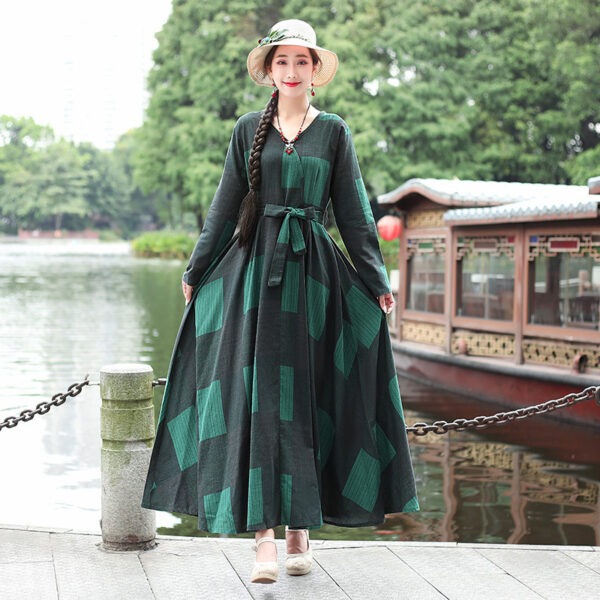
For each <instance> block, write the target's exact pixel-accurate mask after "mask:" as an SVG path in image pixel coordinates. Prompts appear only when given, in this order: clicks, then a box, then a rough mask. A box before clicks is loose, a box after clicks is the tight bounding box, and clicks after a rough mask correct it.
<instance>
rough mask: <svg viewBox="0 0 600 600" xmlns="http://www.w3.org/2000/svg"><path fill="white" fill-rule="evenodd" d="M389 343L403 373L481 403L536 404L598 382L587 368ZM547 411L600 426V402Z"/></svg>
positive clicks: (588, 402) (569, 419)
mask: <svg viewBox="0 0 600 600" xmlns="http://www.w3.org/2000/svg"><path fill="white" fill-rule="evenodd" d="M392 347H393V350H394V360H395V363H396V369H397V370H398V372H399V373H400V374H402V375H403V376H405V377H408V378H411V379H414V380H416V381H419V382H422V383H425V384H427V385H431V386H433V387H437V388H439V389H444V390H448V391H451V392H456V393H459V394H463V395H466V396H469V397H473V398H477V399H478V400H481V401H483V402H489V403H494V404H499V405H501V406H502V407H505V409H506V410H510V409H515V408H523V407H526V406H531V405H534V404H540V403H542V402H546V401H547V400H553V399H559V398H562V397H563V396H566V395H567V394H571V393H577V392H581V391H582V390H584V389H586V388H587V387H590V386H600V376H594V375H589V374H586V373H582V374H578V373H570V372H568V371H566V370H564V371H563V370H559V369H551V368H549V367H536V366H531V365H515V364H509V363H506V362H504V361H500V360H494V359H483V358H478V357H470V356H462V355H459V356H456V355H447V354H444V353H442V352H441V351H439V350H438V349H437V348H433V347H428V346H425V345H421V344H415V343H411V342H398V341H396V340H392ZM494 408H495V407H494ZM486 414H487V413H486ZM548 416H549V417H553V418H555V419H558V420H562V421H565V422H572V423H578V424H581V425H588V426H593V427H598V426H600V406H599V405H598V404H597V403H596V402H594V401H593V400H585V401H583V402H580V403H578V404H576V405H573V406H569V407H565V408H561V409H557V410H555V411H552V412H550V413H548ZM456 417H457V418H458V417H465V415H456Z"/></svg>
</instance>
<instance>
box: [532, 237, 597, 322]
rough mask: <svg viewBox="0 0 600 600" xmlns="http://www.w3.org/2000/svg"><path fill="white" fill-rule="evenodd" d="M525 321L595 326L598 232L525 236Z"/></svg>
mask: <svg viewBox="0 0 600 600" xmlns="http://www.w3.org/2000/svg"><path fill="white" fill-rule="evenodd" d="M528 258H529V282H530V286H529V287H530V289H529V322H530V323H532V324H537V325H555V326H558V327H579V328H583V329H598V327H599V321H600V235H597V234H584V235H573V236H564V235H563V236H560V237H559V236H542V235H539V236H538V235H535V236H534V235H532V236H530V237H529V255H528Z"/></svg>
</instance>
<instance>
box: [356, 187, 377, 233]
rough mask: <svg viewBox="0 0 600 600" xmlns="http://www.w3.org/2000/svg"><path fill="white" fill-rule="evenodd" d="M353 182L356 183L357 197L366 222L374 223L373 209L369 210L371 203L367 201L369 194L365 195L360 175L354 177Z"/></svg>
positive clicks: (365, 191)
mask: <svg viewBox="0 0 600 600" xmlns="http://www.w3.org/2000/svg"><path fill="white" fill-rule="evenodd" d="M354 183H355V184H356V189H357V191H358V198H359V200H360V204H361V206H362V209H363V214H364V215H365V221H366V222H367V223H375V219H374V218H373V211H372V210H371V204H370V203H369V196H368V195H367V190H366V188H365V184H364V181H363V180H362V177H359V178H358V179H355V180H354Z"/></svg>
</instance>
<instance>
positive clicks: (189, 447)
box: [167, 406, 198, 471]
mask: <svg viewBox="0 0 600 600" xmlns="http://www.w3.org/2000/svg"><path fill="white" fill-rule="evenodd" d="M167 428H168V429H169V434H170V436H171V440H172V441H173V446H174V448H175V455H176V456H177V462H178V463H179V468H180V469H181V470H182V471H183V470H185V469H187V468H188V467H191V466H192V465H194V464H196V462H197V461H198V433H197V429H196V409H195V408H194V407H193V406H190V407H189V408H186V409H185V410H184V411H183V412H182V413H179V414H178V415H177V416H176V417H175V418H174V419H171V420H170V421H169V422H168V423H167Z"/></svg>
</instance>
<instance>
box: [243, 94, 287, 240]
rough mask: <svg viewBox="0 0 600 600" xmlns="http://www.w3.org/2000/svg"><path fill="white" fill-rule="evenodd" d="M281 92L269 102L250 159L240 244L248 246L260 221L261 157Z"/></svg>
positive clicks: (259, 124) (255, 135)
mask: <svg viewBox="0 0 600 600" xmlns="http://www.w3.org/2000/svg"><path fill="white" fill-rule="evenodd" d="M278 100H279V92H278V91H276V92H275V93H274V94H273V96H272V97H271V99H270V100H269V102H268V104H267V106H266V108H265V110H264V111H263V114H262V116H261V118H260V121H259V123H258V127H257V128H256V132H255V134H254V140H253V141H252V149H251V150H250V158H249V159H248V175H249V179H250V191H249V192H248V194H246V197H245V198H244V199H243V200H242V204H241V208H240V218H239V224H240V235H239V238H238V243H239V245H240V246H242V247H243V246H247V245H248V244H249V243H250V241H251V240H252V237H253V235H254V230H255V229H256V223H257V221H258V193H259V190H260V155H261V152H262V150H263V148H264V146H265V142H266V141H267V134H268V133H269V128H270V126H271V123H272V122H273V117H274V115H275V112H276V111H277V103H278Z"/></svg>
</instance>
